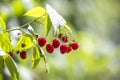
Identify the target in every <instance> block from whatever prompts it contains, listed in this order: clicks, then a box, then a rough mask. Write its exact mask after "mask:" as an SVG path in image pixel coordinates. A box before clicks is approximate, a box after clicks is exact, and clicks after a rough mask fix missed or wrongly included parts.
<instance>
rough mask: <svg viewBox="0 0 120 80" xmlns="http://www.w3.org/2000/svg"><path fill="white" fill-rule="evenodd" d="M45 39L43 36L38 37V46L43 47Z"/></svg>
mask: <svg viewBox="0 0 120 80" xmlns="http://www.w3.org/2000/svg"><path fill="white" fill-rule="evenodd" d="M46 42H47V40H46V38H44V37H38V44H39V46H41V47H43V46H44V45H45V44H46Z"/></svg>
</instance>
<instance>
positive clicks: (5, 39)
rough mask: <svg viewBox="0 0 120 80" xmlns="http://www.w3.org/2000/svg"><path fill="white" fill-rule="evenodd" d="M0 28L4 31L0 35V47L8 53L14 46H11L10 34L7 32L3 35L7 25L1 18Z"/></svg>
mask: <svg viewBox="0 0 120 80" xmlns="http://www.w3.org/2000/svg"><path fill="white" fill-rule="evenodd" d="M0 27H2V29H1V28H0V29H1V30H0V31H1V33H0V38H1V39H0V47H1V48H2V49H3V50H4V51H6V52H9V51H11V50H12V45H11V42H10V37H9V34H8V32H5V33H3V30H5V29H6V24H5V22H4V21H3V20H2V18H0Z"/></svg>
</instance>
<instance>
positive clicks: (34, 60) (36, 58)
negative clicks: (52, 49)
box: [32, 46, 41, 68]
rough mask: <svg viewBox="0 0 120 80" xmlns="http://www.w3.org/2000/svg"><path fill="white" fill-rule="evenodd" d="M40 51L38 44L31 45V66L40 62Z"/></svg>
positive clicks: (33, 66)
mask: <svg viewBox="0 0 120 80" xmlns="http://www.w3.org/2000/svg"><path fill="white" fill-rule="evenodd" d="M40 54H41V51H40V48H39V46H34V47H33V56H32V68H35V67H36V66H37V65H38V63H39V62H40V58H41V55H40Z"/></svg>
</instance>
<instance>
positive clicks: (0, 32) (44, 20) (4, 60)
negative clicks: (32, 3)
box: [0, 1, 71, 80]
mask: <svg viewBox="0 0 120 80" xmlns="http://www.w3.org/2000/svg"><path fill="white" fill-rule="evenodd" d="M18 2H19V3H20V4H21V1H18ZM17 6H18V7H19V8H21V9H23V7H22V6H20V5H19V4H17V2H16V1H15V2H13V7H14V13H15V14H16V15H18V16H20V15H21V13H20V14H19V11H21V9H17V10H16V8H17ZM53 11H54V10H53ZM56 13H57V12H56ZM24 16H26V17H30V18H31V17H32V18H31V19H32V20H31V21H30V22H28V23H26V24H24V25H22V26H19V27H17V28H15V29H10V30H6V24H5V22H4V21H3V20H2V18H0V38H1V39H0V48H2V50H3V51H5V52H6V53H8V52H10V51H14V52H18V51H20V52H21V51H24V50H27V49H29V48H31V49H32V48H33V54H32V68H36V67H37V65H38V64H39V62H40V59H41V58H43V59H44V62H45V64H46V68H47V70H48V66H47V61H46V56H45V54H44V50H43V49H42V47H39V45H38V43H37V36H39V35H36V32H35V31H34V29H33V28H32V26H31V25H32V24H31V23H35V24H36V23H38V24H43V26H42V27H43V28H44V29H45V31H44V32H45V33H44V34H45V35H44V36H45V37H47V36H48V34H49V32H50V31H51V28H52V27H53V23H54V21H51V20H52V19H50V14H49V13H48V14H47V13H46V10H45V9H44V8H42V7H36V8H33V9H31V10H29V11H27V12H26V13H25V14H24ZM52 16H53V18H54V16H55V19H54V20H55V23H54V24H55V25H58V24H59V25H63V23H64V25H63V26H61V27H59V26H56V27H54V28H55V30H54V33H55V32H56V29H58V30H59V33H63V34H71V29H70V28H69V27H68V26H67V25H65V22H64V21H65V20H64V19H63V18H62V16H61V15H59V14H58V16H57V15H54V13H53V14H52ZM61 18H62V19H61ZM56 19H57V21H56ZM61 22H62V23H61ZM24 27H27V29H28V31H29V32H30V33H26V32H25V31H24V29H23V28H24ZM33 27H34V26H33ZM14 30H21V31H22V32H23V34H22V35H21V36H20V38H19V40H18V42H17V43H16V45H15V47H14V48H13V47H12V44H11V40H10V36H9V33H8V32H9V31H14ZM37 34H38V33H37ZM42 34H43V33H42ZM25 56H26V55H25ZM11 57H12V56H11ZM11 57H10V56H9V55H8V54H7V55H4V56H0V72H3V70H4V64H5V65H6V66H7V68H8V70H9V72H10V73H11V75H12V77H13V78H14V80H19V73H18V71H17V67H16V64H15V62H14V60H13V58H11Z"/></svg>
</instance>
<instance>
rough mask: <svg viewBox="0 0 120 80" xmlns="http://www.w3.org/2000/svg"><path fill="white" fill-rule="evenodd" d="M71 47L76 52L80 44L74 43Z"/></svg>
mask: <svg viewBox="0 0 120 80" xmlns="http://www.w3.org/2000/svg"><path fill="white" fill-rule="evenodd" d="M71 47H72V49H73V50H76V49H78V48H79V44H78V43H77V42H72V44H71Z"/></svg>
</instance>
